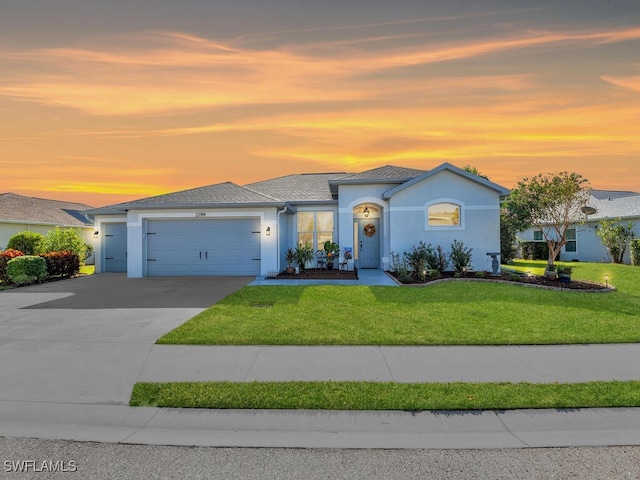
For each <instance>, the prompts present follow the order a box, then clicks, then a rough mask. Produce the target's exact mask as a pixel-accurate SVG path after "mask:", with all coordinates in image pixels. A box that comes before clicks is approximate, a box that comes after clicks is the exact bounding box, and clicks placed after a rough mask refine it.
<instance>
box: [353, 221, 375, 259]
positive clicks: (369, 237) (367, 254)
mask: <svg viewBox="0 0 640 480" xmlns="http://www.w3.org/2000/svg"><path fill="white" fill-rule="evenodd" d="M358 259H359V261H360V262H359V263H360V268H380V219H378V218H371V219H370V218H360V219H358Z"/></svg>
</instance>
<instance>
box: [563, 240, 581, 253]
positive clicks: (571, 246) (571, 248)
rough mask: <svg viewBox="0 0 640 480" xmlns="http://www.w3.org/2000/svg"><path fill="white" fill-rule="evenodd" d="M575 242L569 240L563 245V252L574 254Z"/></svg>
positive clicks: (575, 249)
mask: <svg viewBox="0 0 640 480" xmlns="http://www.w3.org/2000/svg"><path fill="white" fill-rule="evenodd" d="M576 247H577V245H576V241H575V240H569V241H568V242H567V243H565V244H564V251H565V252H576V251H577V250H578V249H577V248H576Z"/></svg>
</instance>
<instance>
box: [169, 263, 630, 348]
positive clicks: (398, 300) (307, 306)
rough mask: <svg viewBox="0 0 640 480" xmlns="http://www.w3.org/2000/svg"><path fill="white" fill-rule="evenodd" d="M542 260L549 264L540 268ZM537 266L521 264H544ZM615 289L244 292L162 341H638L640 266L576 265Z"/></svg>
mask: <svg viewBox="0 0 640 480" xmlns="http://www.w3.org/2000/svg"><path fill="white" fill-rule="evenodd" d="M542 263H543V262H542ZM539 264H540V262H518V263H517V264H516V265H515V267H517V268H522V269H525V271H526V270H531V269H533V268H539ZM571 265H572V266H573V267H574V273H573V278H574V279H583V280H592V281H599V282H604V275H605V274H606V275H608V276H609V280H608V281H609V283H610V284H612V285H615V286H616V287H617V288H618V290H617V291H615V292H610V293H588V292H578V291H550V290H542V289H536V288H527V287H523V286H517V285H505V284H493V283H479V282H448V283H441V284H438V285H430V286H427V287H422V288H412V287H356V286H328V285H327V286H295V287H287V286H264V287H245V288H243V289H242V290H240V291H238V292H236V293H235V294H233V295H230V296H229V297H227V298H225V299H224V300H222V301H221V302H219V303H218V304H216V305H214V306H212V307H210V308H209V309H207V310H206V311H204V312H202V313H201V314H199V315H197V316H196V317H194V318H193V319H191V320H189V321H188V322H186V323H185V324H183V325H182V326H180V327H178V328H177V329H175V330H173V331H172V332H169V333H168V334H167V335H165V336H164V337H162V338H160V339H159V340H158V343H168V344H205V345H206V344H209V345H512V344H516V345H522V344H576V343H621V342H622V343H625V342H626V343H635V342H639V341H640V268H637V267H631V266H626V265H611V264H595V263H573V264H571Z"/></svg>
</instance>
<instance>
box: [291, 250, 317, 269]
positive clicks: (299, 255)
mask: <svg viewBox="0 0 640 480" xmlns="http://www.w3.org/2000/svg"><path fill="white" fill-rule="evenodd" d="M295 253H296V260H295V261H296V262H298V266H299V267H300V270H304V267H305V265H306V264H307V262H310V261H311V260H313V248H311V247H310V246H309V244H305V245H298V246H297V247H296V252H295Z"/></svg>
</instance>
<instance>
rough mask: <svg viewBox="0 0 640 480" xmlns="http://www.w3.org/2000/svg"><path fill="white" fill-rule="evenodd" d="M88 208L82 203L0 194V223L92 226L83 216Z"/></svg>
mask: <svg viewBox="0 0 640 480" xmlns="http://www.w3.org/2000/svg"><path fill="white" fill-rule="evenodd" d="M90 208H92V207H90V206H89V205H85V204H83V203H74V202H63V201H60V200H48V199H46V198H36V197H25V196H23V195H18V194H16V193H10V192H9V193H2V194H0V222H3V221H4V222H12V223H16V222H20V223H22V222H24V223H28V224H40V225H42V224H44V225H57V226H60V227H86V226H90V225H93V222H92V221H91V220H90V219H89V218H87V216H86V215H85V214H84V211H86V210H87V209H90Z"/></svg>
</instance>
